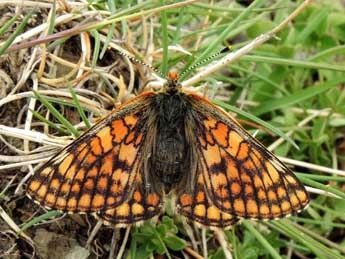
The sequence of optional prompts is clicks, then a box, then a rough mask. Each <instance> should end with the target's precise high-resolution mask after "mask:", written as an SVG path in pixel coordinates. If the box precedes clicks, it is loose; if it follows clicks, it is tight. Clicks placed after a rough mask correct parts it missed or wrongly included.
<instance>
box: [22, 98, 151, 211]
mask: <svg viewBox="0 0 345 259" xmlns="http://www.w3.org/2000/svg"><path fill="white" fill-rule="evenodd" d="M154 96H155V93H154V92H146V93H143V94H141V95H139V96H137V97H136V98H133V99H131V100H130V101H129V102H127V103H125V104H123V105H121V106H120V107H118V108H117V109H115V110H114V111H113V112H111V113H110V114H109V115H108V116H106V117H105V118H104V119H102V120H101V121H99V122H98V123H97V124H96V125H95V126H93V127H92V128H91V129H90V130H88V131H87V132H86V133H84V134H83V135H82V136H81V137H79V138H78V139H76V140H75V141H74V142H72V143H71V144H70V145H69V146H67V147H66V148H64V149H63V150H62V151H61V152H60V153H59V154H57V155H56V156H55V157H53V158H52V159H51V160H49V161H48V162H47V163H46V164H45V165H43V166H42V167H41V168H40V169H39V171H38V172H37V173H36V174H35V175H34V176H33V177H32V178H31V180H30V182H29V184H28V189H27V192H28V195H29V196H30V197H31V198H32V199H34V200H36V201H37V202H38V203H39V204H40V205H42V206H45V207H48V208H53V209H58V210H61V211H67V212H92V211H101V210H107V209H109V208H113V207H116V206H118V205H120V204H122V203H124V202H125V201H127V200H128V199H129V197H130V196H131V195H132V194H133V192H134V188H135V186H136V184H137V183H136V179H137V175H138V173H139V171H140V170H142V161H143V159H145V158H144V157H143V154H142V153H141V152H140V150H141V148H142V146H143V143H144V141H145V136H146V130H147V127H148V126H147V116H148V113H149V109H150V100H151V98H153V97H154Z"/></svg>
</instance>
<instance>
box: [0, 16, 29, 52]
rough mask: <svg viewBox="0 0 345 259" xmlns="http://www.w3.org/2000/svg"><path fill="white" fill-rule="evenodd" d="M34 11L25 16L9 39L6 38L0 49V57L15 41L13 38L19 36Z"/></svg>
mask: <svg viewBox="0 0 345 259" xmlns="http://www.w3.org/2000/svg"><path fill="white" fill-rule="evenodd" d="M34 12H35V11H34V9H32V10H31V11H30V12H29V13H28V14H27V15H25V17H24V19H23V21H22V22H21V23H20V24H19V26H18V28H17V29H16V30H15V31H14V32H13V33H12V34H11V36H10V37H8V39H7V40H6V41H5V43H4V45H3V46H2V47H0V55H2V54H4V52H5V51H6V49H7V48H8V47H9V46H10V45H11V44H12V42H13V41H14V40H15V38H16V37H17V35H18V34H20V33H21V32H22V31H23V30H24V28H25V26H26V24H27V23H28V21H29V19H30V17H31V16H32V14H33V13H34Z"/></svg>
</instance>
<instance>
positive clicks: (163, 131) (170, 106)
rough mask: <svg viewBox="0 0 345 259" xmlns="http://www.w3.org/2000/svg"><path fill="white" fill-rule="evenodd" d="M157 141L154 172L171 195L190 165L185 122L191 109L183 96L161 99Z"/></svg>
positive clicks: (163, 96)
mask: <svg viewBox="0 0 345 259" xmlns="http://www.w3.org/2000/svg"><path fill="white" fill-rule="evenodd" d="M155 108H156V109H157V112H156V114H157V117H156V120H155V124H156V129H157V130H156V131H157V134H156V137H155V141H154V143H153V151H152V155H151V163H150V167H151V171H152V173H153V175H154V176H156V179H157V180H158V181H160V182H161V183H163V185H164V188H165V190H166V191H170V189H171V188H172V187H174V185H175V184H176V183H178V182H179V181H180V180H181V178H182V176H183V173H185V172H186V169H187V168H188V164H187V162H186V161H188V159H186V157H187V154H188V145H187V144H186V143H187V142H186V136H185V129H184V125H185V118H186V116H185V115H186V113H187V111H188V105H187V104H186V103H185V101H184V98H183V94H180V93H176V94H166V93H160V94H158V95H157V99H156V105H155Z"/></svg>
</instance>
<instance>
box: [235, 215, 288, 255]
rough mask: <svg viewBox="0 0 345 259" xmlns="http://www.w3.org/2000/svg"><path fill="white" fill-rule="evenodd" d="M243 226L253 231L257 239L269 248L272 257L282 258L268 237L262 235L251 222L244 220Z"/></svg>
mask: <svg viewBox="0 0 345 259" xmlns="http://www.w3.org/2000/svg"><path fill="white" fill-rule="evenodd" d="M242 226H245V227H246V228H247V229H248V230H249V231H250V233H252V234H253V235H254V236H255V237H256V239H257V240H258V241H259V242H260V243H261V245H262V246H264V247H265V248H266V249H267V251H268V252H269V253H270V254H271V256H272V258H275V259H282V257H281V256H280V255H279V254H278V252H277V251H276V250H275V249H274V248H273V247H272V246H271V244H270V243H269V242H268V241H267V239H266V238H265V237H264V236H263V235H261V233H260V232H259V231H257V230H256V229H255V228H254V227H253V225H252V224H251V223H249V222H247V221H243V222H242Z"/></svg>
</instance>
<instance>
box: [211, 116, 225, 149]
mask: <svg viewBox="0 0 345 259" xmlns="http://www.w3.org/2000/svg"><path fill="white" fill-rule="evenodd" d="M211 132H212V134H213V137H214V138H215V139H216V141H217V143H219V144H220V145H222V146H223V147H226V146H228V144H229V143H228V139H227V137H228V132H229V130H228V127H227V126H226V125H225V124H223V123H220V122H219V123H218V124H217V127H216V128H215V129H212V130H211Z"/></svg>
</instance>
